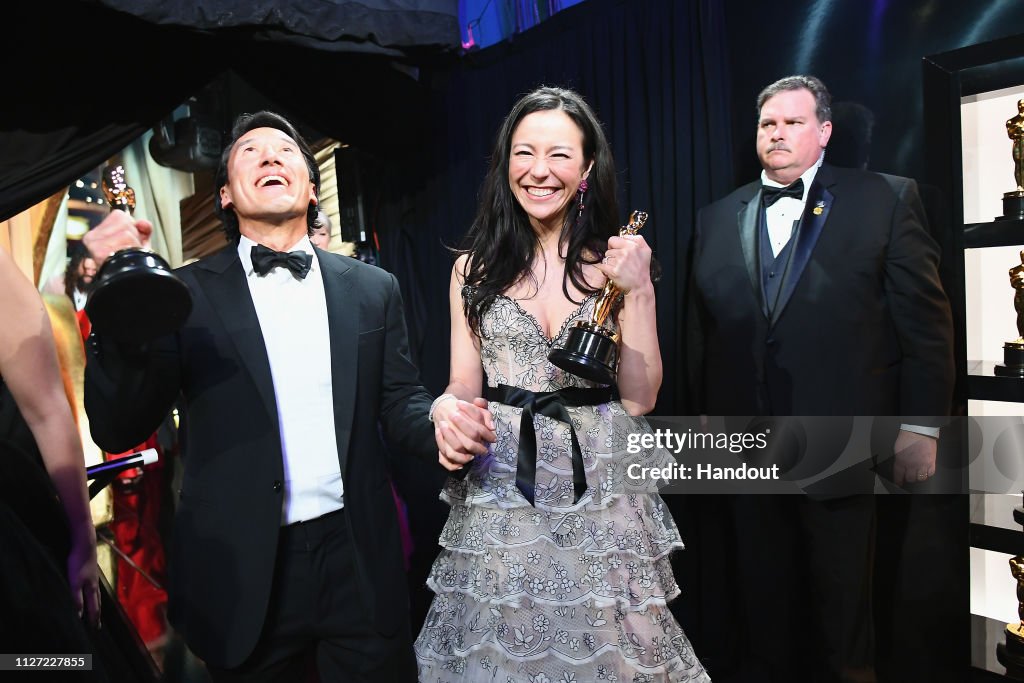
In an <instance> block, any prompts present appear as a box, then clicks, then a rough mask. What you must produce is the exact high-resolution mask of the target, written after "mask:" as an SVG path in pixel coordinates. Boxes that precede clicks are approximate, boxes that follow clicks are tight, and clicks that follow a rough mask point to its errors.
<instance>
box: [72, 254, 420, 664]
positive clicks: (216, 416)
mask: <svg viewBox="0 0 1024 683" xmlns="http://www.w3.org/2000/svg"><path fill="white" fill-rule="evenodd" d="M316 256H317V258H318V259H319V261H320V264H321V269H322V273H323V280H324V290H325V294H326V300H327V313H328V322H329V326H330V334H331V341H330V344H331V373H332V383H333V390H334V420H335V431H336V433H337V444H338V455H339V460H340V464H341V472H342V478H343V481H344V487H345V497H344V501H345V510H346V515H345V519H346V521H347V523H348V524H349V525H350V527H351V529H350V531H351V538H352V539H353V542H354V546H355V548H356V550H357V555H358V557H357V558H356V559H357V565H358V567H359V576H357V577H339V580H356V581H358V585H359V588H360V590H359V593H360V594H361V595H362V596H364V598H365V602H366V605H365V607H366V609H367V610H368V611H369V612H370V613H371V614H372V616H373V619H374V623H375V625H376V627H377V628H378V630H379V631H380V632H381V633H382V634H384V635H390V634H393V633H395V632H396V631H397V629H398V628H400V627H403V626H404V627H406V628H407V626H406V624H407V623H408V611H409V607H408V598H407V591H406V589H405V586H406V580H405V576H404V574H403V568H402V567H403V565H402V559H401V541H400V536H399V530H398V524H397V518H396V515H395V506H394V500H393V498H392V494H391V490H390V483H389V482H390V480H389V476H388V470H387V466H386V458H385V455H384V453H383V452H382V447H381V442H380V433H381V432H380V431H379V430H378V424H379V425H380V428H381V430H382V431H383V434H384V436H385V438H386V440H387V442H388V444H389V446H391V448H392V449H394V451H395V452H396V453H400V454H410V453H412V454H417V455H420V456H422V457H425V458H428V459H431V460H433V461H434V462H436V458H437V450H436V446H435V444H434V437H433V426H432V425H431V424H430V422H429V421H428V419H427V411H428V409H429V407H430V403H431V396H430V395H429V394H428V393H427V392H426V391H425V390H424V389H423V387H422V386H420V383H419V377H418V372H417V370H416V368H415V366H414V365H413V363H412V361H411V360H410V357H409V349H408V341H407V336H406V326H405V319H404V316H403V312H402V301H401V295H400V292H399V289H398V284H397V281H396V280H395V278H394V277H393V276H392V275H390V274H389V273H387V272H386V271H384V270H381V269H379V268H376V267H373V266H368V265H365V264H363V263H360V262H359V261H357V260H355V259H351V258H348V257H344V256H339V255H336V254H330V253H327V252H324V251H320V250H317V251H316ZM177 273H178V275H180V276H181V278H182V279H183V280H184V281H185V283H186V284H187V285H188V286H189V289H190V290H191V291H192V296H193V299H194V306H193V309H192V312H191V314H190V316H189V318H188V320H187V322H186V324H185V326H184V328H183V329H182V330H181V331H180V332H179V333H177V334H176V335H171V336H168V337H164V338H161V339H159V340H158V341H156V342H152V343H151V344H149V345H148V347H146V348H143V349H134V350H133V349H127V348H123V347H118V346H116V345H115V344H114V343H112V341H111V340H109V339H103V338H96V337H94V338H93V339H91V340H90V343H89V344H88V346H89V351H88V353H89V358H88V363H87V367H86V386H85V404H86V410H87V412H88V414H89V419H90V425H91V428H92V434H93V438H94V439H95V441H96V443H97V444H99V445H100V446H101V447H102V448H104V449H106V450H108V451H111V452H120V451H124V450H125V449H129V448H132V447H134V446H135V445H136V444H138V443H140V442H142V441H144V440H145V439H146V437H147V436H148V435H149V434H150V433H151V432H152V431H153V430H154V429H155V428H156V426H157V425H158V424H159V422H160V421H161V419H163V417H164V416H165V415H166V414H167V412H168V410H169V409H170V408H171V407H172V404H173V403H174V402H175V401H176V400H179V398H180V401H181V403H180V405H182V406H183V409H184V415H183V417H184V423H185V424H184V430H183V431H184V447H183V451H184V452H183V458H184V475H183V481H182V486H181V496H180V502H179V506H178V509H177V512H176V515H175V525H174V535H173V540H172V545H171V552H170V590H169V600H170V617H171V620H172V623H174V625H175V627H176V628H177V629H178V631H179V632H181V633H182V634H183V635H184V637H185V638H186V642H187V643H188V644H189V646H190V647H191V648H192V650H193V652H194V653H195V654H196V655H197V656H199V657H200V658H202V659H203V660H205V661H207V662H208V663H210V664H213V665H216V666H220V667H233V666H237V665H238V664H240V663H242V662H243V661H244V660H245V658H246V657H247V656H248V655H249V654H250V653H251V652H252V650H253V648H254V647H255V645H256V642H257V638H258V637H259V634H260V631H261V629H262V627H263V623H264V619H265V615H266V612H267V604H268V600H269V598H270V589H271V580H272V577H273V573H274V558H275V554H276V549H277V539H278V530H279V527H280V525H281V519H282V500H283V497H284V490H283V485H282V482H283V480H284V470H283V463H282V454H281V440H280V429H279V425H278V412H277V405H276V402H275V398H274V389H273V384H272V380H271V374H270V365H269V362H268V360H267V353H266V349H265V346H264V342H263V336H262V333H261V331H260V325H259V320H258V319H257V316H256V310H255V308H254V307H253V303H252V298H251V296H250V294H249V288H248V285H247V283H246V280H245V274H244V272H243V268H242V265H241V261H240V260H239V258H238V254H237V251H236V246H235V245H231V246H228V247H226V248H225V249H224V250H222V251H219V252H217V253H216V254H213V255H211V256H210V257H208V258H205V259H203V260H201V261H199V262H197V263H194V264H191V265H188V266H185V267H183V268H181V269H179V270H178V271H177ZM295 352H296V353H304V349H302V348H298V349H296V350H295ZM309 362H310V363H317V364H320V363H322V362H323V359H319V358H310V359H309Z"/></svg>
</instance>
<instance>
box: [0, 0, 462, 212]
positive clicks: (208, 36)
mask: <svg viewBox="0 0 1024 683" xmlns="http://www.w3.org/2000/svg"><path fill="white" fill-rule="evenodd" d="M105 4H109V5H112V6H118V5H119V4H123V5H125V7H124V9H126V10H127V9H132V8H134V11H135V12H137V13H138V14H139V15H140V16H141V17H143V18H139V17H136V16H132V15H131V14H129V13H127V12H126V11H117V10H114V9H110V8H108V7H105V6H104V5H103V4H100V3H99V2H95V1H93V0H78V1H71V2H62V3H57V4H53V3H45V2H41V3H16V4H13V5H11V6H10V7H5V9H4V27H5V28H6V29H7V30H6V31H5V32H4V33H5V38H6V40H5V54H7V56H8V62H7V66H6V69H5V71H4V83H3V88H4V91H5V93H6V94H7V97H5V101H4V106H3V107H2V108H0V149H2V150H3V154H0V220H4V219H7V218H10V217H11V216H13V215H15V214H17V213H18V212H20V211H23V210H25V209H27V208H28V207H30V206H32V205H33V204H35V203H37V202H39V201H41V200H42V199H44V198H46V197H48V196H50V195H52V194H53V193H54V192H56V191H58V190H60V189H61V188H62V187H67V186H68V185H69V184H70V183H71V182H73V181H74V180H75V179H77V178H79V177H81V176H82V175H84V174H85V173H86V172H88V171H90V170H92V169H93V168H95V167H96V166H98V165H100V164H101V163H103V162H104V161H105V160H106V159H107V158H109V156H110V155H111V154H113V153H114V152H117V151H118V150H120V149H122V148H123V147H124V146H125V145H127V144H128V143H129V142H131V141H132V140H134V139H136V138H137V137H138V136H139V135H141V134H142V133H143V132H144V131H146V130H147V129H148V128H150V127H152V126H153V125H154V124H155V123H156V122H157V121H159V120H160V119H161V118H162V117H164V116H165V115H167V114H168V113H169V112H171V111H172V110H173V109H174V108H175V107H177V106H178V105H179V104H181V103H182V102H184V101H185V100H186V99H187V98H189V97H191V96H192V95H193V94H195V93H196V92H198V91H200V90H201V89H203V88H204V87H205V86H207V85H209V84H210V83H211V82H212V81H214V80H215V79H221V78H223V76H222V75H223V74H224V73H226V72H231V73H233V74H236V75H238V76H239V77H240V78H241V79H242V80H243V81H244V82H245V83H246V84H247V86H248V87H250V88H252V89H254V90H255V91H258V92H260V93H262V95H263V96H264V97H265V98H266V100H268V101H275V102H281V103H282V104H281V105H280V106H279V110H280V111H282V113H285V114H286V115H289V116H293V117H295V118H296V120H301V122H302V123H305V124H308V125H309V126H310V127H312V128H314V129H316V130H317V131H318V132H320V133H322V134H324V135H331V136H332V137H336V138H338V139H345V140H355V141H357V142H359V143H361V144H364V145H369V142H370V141H372V140H374V139H378V138H379V137H381V136H380V133H381V132H385V133H386V132H388V131H397V133H398V134H395V135H391V136H390V137H389V138H388V140H387V141H385V143H384V145H383V148H384V149H385V151H387V153H389V154H390V149H389V148H388V144H392V147H393V146H395V145H400V144H403V143H404V142H405V139H404V138H403V137H402V135H413V134H415V133H416V131H417V130H418V128H417V125H418V117H413V116H412V114H411V112H415V111H417V107H416V105H415V104H414V102H415V100H416V97H417V96H418V93H419V92H420V91H421V90H422V89H420V88H418V87H417V86H416V83H415V79H414V78H412V77H411V76H409V75H406V74H405V73H404V72H403V71H401V70H398V69H395V68H393V66H392V65H393V63H398V64H400V65H402V66H403V68H404V67H405V66H407V65H409V64H415V63H421V62H430V61H432V60H442V61H451V60H453V59H454V57H453V56H451V55H449V54H448V53H449V51H450V49H451V48H452V47H453V46H456V45H457V44H458V39H459V38H458V26H457V20H456V17H455V14H454V5H455V2H454V0H408V1H406V2H401V3H395V2H383V0H377V1H376V2H369V3H367V2H362V3H349V2H319V3H306V4H305V6H306V7H307V11H305V12H293V11H291V9H289V6H288V3H284V2H281V1H278V2H274V3H268V2H263V3H248V2H235V3H234V4H235V5H237V7H236V8H235V10H230V8H229V7H228V5H229V4H231V3H229V2H228V0H220V1H218V2H212V3H200V4H197V3H186V4H187V5H188V8H184V5H183V4H182V3H167V2H162V3H145V2H144V3H135V2H131V3H118V2H116V1H115V0H109V2H106V3H105ZM293 4H297V3H293ZM129 6H130V7H129ZM200 6H201V7H203V8H205V9H206V10H207V11H206V12H203V11H200V9H199V7H200ZM273 7H276V9H273ZM386 7H390V10H389V11H385V8H386ZM175 8H177V9H175ZM310 8H312V9H310ZM360 8H361V9H360ZM242 10H244V11H242ZM442 10H444V11H442ZM175 12H177V14H176V15H175ZM225 17H227V18H225ZM312 18H318V19H319V21H312ZM442 18H443V21H442ZM261 20H262V23H259V22H260V21H261ZM363 20H365V22H366V23H365V24H358V21H363ZM349 22H351V24H350V23H349ZM349 25H352V26H356V25H359V26H360V28H359V29H358V30H356V29H351V30H350V29H345V28H344V27H345V26H349ZM442 25H443V26H444V27H446V28H445V29H444V30H442V29H441V28H440V27H441V26H442ZM307 29H308V30H309V31H310V34H309V35H307V36H305V37H303V34H301V33H298V31H303V30H307ZM342 29H344V31H343V30H342ZM443 35H448V36H449V37H448V38H447V39H443V37H442V36H443ZM374 45H376V46H378V47H381V48H382V49H380V50H374V49H372V46H374ZM383 48H386V49H383ZM367 52H370V53H373V52H376V53H377V54H366V53H367ZM396 56H397V58H396ZM325 84H326V85H325ZM208 90H209V89H208ZM217 95H218V96H220V97H222V99H223V101H222V102H220V103H219V104H220V105H223V107H225V108H226V109H225V111H223V114H224V115H225V117H226V118H225V120H224V121H222V122H221V123H222V124H223V125H224V126H225V127H226V126H227V125H229V124H230V119H231V118H233V116H234V114H236V113H239V112H235V111H230V107H231V104H232V103H231V102H229V101H228V100H227V95H228V93H223V92H218V93H217Z"/></svg>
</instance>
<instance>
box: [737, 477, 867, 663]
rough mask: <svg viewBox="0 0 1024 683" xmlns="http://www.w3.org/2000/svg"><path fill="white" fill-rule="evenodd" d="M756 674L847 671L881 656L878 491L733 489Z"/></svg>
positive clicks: (746, 620)
mask: <svg viewBox="0 0 1024 683" xmlns="http://www.w3.org/2000/svg"><path fill="white" fill-rule="evenodd" d="M734 511H735V514H736V535H737V540H738V545H737V560H738V562H739V565H738V566H739V576H738V579H739V582H740V591H739V592H740V596H741V598H740V599H741V602H742V607H741V611H740V616H741V619H742V622H741V623H743V624H744V625H745V628H746V629H747V630H748V633H747V637H746V639H745V640H746V642H747V643H748V648H749V652H747V653H746V657H744V659H745V660H746V662H747V667H746V668H747V671H748V673H751V674H754V677H753V678H751V680H757V681H760V682H764V683H768V682H769V681H771V682H774V681H814V682H815V683H825V682H831V681H840V680H843V676H844V673H845V672H848V671H849V670H851V669H852V670H857V669H864V668H867V669H870V668H871V667H872V665H873V659H874V652H873V641H874V634H873V627H872V613H871V612H872V610H871V598H870V596H871V577H872V573H871V562H872V548H873V537H874V520H875V501H874V497H873V496H870V495H855V496H847V497H844V498H837V499H833V500H814V499H810V498H808V497H806V496H799V495H747V496H735V497H734Z"/></svg>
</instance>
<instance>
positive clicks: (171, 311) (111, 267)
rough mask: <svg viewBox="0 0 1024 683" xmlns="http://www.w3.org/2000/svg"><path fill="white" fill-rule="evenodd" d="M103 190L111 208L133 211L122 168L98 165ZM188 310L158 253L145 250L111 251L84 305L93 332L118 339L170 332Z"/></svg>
mask: <svg viewBox="0 0 1024 683" xmlns="http://www.w3.org/2000/svg"><path fill="white" fill-rule="evenodd" d="M103 194H104V196H105V197H106V198H107V201H108V202H109V203H110V207H111V209H113V210H115V211H127V212H128V213H133V212H134V211H135V191H134V190H133V189H132V188H131V187H129V186H128V183H127V182H125V173H124V167H123V166H121V165H110V166H107V167H106V168H105V169H103ZM191 311H192V294H191V292H189V289H188V286H187V285H186V284H185V283H184V282H182V281H181V279H180V278H179V277H178V276H177V275H175V274H174V272H173V271H172V270H171V266H170V265H169V264H168V263H167V261H165V260H164V259H163V258H162V257H161V256H160V255H159V254H157V253H155V252H153V251H150V250H149V249H139V248H132V249H121V250H119V251H116V252H114V253H113V254H112V255H111V256H110V257H109V258H108V259H107V260H106V261H104V262H103V265H102V266H101V267H100V270H99V272H98V273H96V285H95V288H94V289H93V292H92V294H90V295H89V300H88V301H87V302H86V305H85V312H86V314H87V315H88V316H89V321H90V322H91V323H92V326H93V329H94V330H96V332H98V333H100V334H103V335H107V336H110V337H112V338H114V339H117V340H119V341H132V342H144V341H149V340H151V339H155V338H157V337H161V336H163V335H165V334H170V333H172V332H176V331H177V330H178V329H180V328H181V326H182V325H184V324H185V319H186V318H188V314H189V313H190V312H191Z"/></svg>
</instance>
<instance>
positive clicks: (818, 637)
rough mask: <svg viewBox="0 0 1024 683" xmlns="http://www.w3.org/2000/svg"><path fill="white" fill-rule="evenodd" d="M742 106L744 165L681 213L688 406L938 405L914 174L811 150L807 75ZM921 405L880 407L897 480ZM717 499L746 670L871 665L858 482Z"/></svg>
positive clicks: (856, 411)
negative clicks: (747, 137)
mask: <svg viewBox="0 0 1024 683" xmlns="http://www.w3.org/2000/svg"><path fill="white" fill-rule="evenodd" d="M757 109H758V129H757V152H758V156H759V158H760V160H761V164H762V167H763V172H762V174H761V179H760V180H759V181H756V182H753V183H750V184H748V185H745V186H743V187H741V188H739V189H738V190H736V191H734V192H733V193H732V194H730V195H728V196H727V197H725V198H724V199H722V200H719V201H717V202H715V203H713V204H711V205H710V206H708V207H705V208H704V209H702V210H701V212H700V213H699V216H698V222H697V229H696V234H695V240H696V241H695V244H694V262H693V277H694V280H693V293H694V297H693V311H692V313H693V314H692V315H691V316H690V319H691V320H692V321H693V322H692V328H691V330H690V332H691V334H690V335H688V340H689V343H690V346H689V348H688V356H689V357H690V359H691V363H690V385H691V388H692V390H693V391H692V394H693V400H694V405H693V407H694V408H695V409H696V410H697V412H700V413H704V414H709V415H781V416H786V415H792V416H822V415H831V416H858V415H875V416H942V415H947V414H948V413H949V410H950V403H951V398H952V387H953V380H954V373H953V359H952V321H951V315H950V309H949V303H948V301H947V298H946V296H945V293H944V292H943V290H942V287H941V285H940V281H939V276H938V270H937V266H938V248H937V246H936V244H935V242H934V241H933V240H932V239H931V237H930V236H929V235H928V233H927V231H926V230H925V228H924V227H923V226H922V225H921V222H920V220H919V216H921V215H923V212H922V211H921V209H920V201H919V199H918V195H917V189H916V184H915V183H914V182H913V181H912V180H909V179H906V178H899V179H898V178H895V177H888V178H883V177H882V176H881V175H879V174H876V173H870V172H867V171H862V170H852V169H841V168H834V167H832V166H830V165H828V164H826V163H823V161H824V158H825V147H826V145H827V144H828V141H829V137H830V135H831V131H832V124H831V120H830V119H831V112H830V97H829V93H828V90H827V89H826V88H825V86H824V84H823V83H822V82H821V81H820V80H818V79H817V78H814V77H810V76H793V77H789V78H785V79H782V80H780V81H777V82H776V83H773V84H771V85H769V86H768V87H767V88H765V89H764V90H763V91H762V92H761V94H760V95H759V97H758V101H757ZM901 422H903V423H906V424H900V423H901ZM923 422H925V420H923V419H921V418H918V419H917V420H914V419H912V418H907V419H903V420H898V421H895V422H894V424H893V433H894V438H895V446H894V449H893V450H894V453H895V458H894V479H895V481H896V483H898V484H902V483H904V481H915V482H916V481H924V480H926V479H928V478H929V477H931V476H932V475H933V474H934V472H935V457H936V438H935V436H936V435H937V431H938V430H937V429H935V428H934V423H933V424H932V426H931V427H929V426H916V425H919V424H921V423H923ZM897 426H900V427H902V428H901V429H899V430H897V429H896V427H897ZM897 431H898V434H897ZM890 443H891V442H890ZM868 490H870V489H868ZM732 502H733V506H732V508H733V510H734V512H735V514H736V518H735V524H736V530H737V539H738V546H737V549H736V554H737V565H738V567H739V570H738V571H739V573H740V582H739V583H740V586H741V587H745V588H741V593H742V594H741V595H740V596H739V599H740V600H741V601H742V602H743V608H744V611H742V612H741V615H742V616H743V617H744V619H743V620H744V622H745V624H746V627H747V629H748V631H749V637H748V639H747V648H748V652H747V655H748V658H747V659H746V663H747V669H748V671H749V672H750V674H751V675H752V678H751V680H758V681H775V680H785V681H789V680H815V681H831V680H874V671H873V652H872V650H873V646H872V632H871V631H872V626H871V610H870V594H869V588H870V584H871V574H870V570H869V569H868V567H869V562H870V553H871V535H872V532H871V529H872V524H873V523H874V505H873V500H872V498H871V496H869V495H843V496H833V497H830V498H827V499H822V498H812V497H809V496H807V497H804V496H767V495H749V496H736V497H735V498H734V499H733V501H732ZM745 572H746V573H748V574H749V575H744V573H745ZM747 589H749V590H747ZM743 591H746V592H743Z"/></svg>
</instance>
